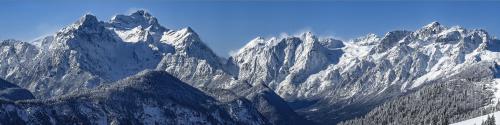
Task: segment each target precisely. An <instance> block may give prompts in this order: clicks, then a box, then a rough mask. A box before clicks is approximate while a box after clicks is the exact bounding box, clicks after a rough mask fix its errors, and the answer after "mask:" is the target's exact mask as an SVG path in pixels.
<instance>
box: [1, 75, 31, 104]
mask: <svg viewBox="0 0 500 125" xmlns="http://www.w3.org/2000/svg"><path fill="white" fill-rule="evenodd" d="M34 98H35V97H34V96H33V94H31V92H30V91H28V90H26V89H23V88H21V87H19V86H17V85H15V84H12V83H9V82H7V81H5V80H3V79H0V99H4V100H8V101H18V100H27V99H34Z"/></svg>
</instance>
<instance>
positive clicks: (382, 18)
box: [0, 0, 500, 56]
mask: <svg viewBox="0 0 500 125" xmlns="http://www.w3.org/2000/svg"><path fill="white" fill-rule="evenodd" d="M0 5H1V7H0V17H1V18H0V39H7V38H15V39H20V40H24V41H31V40H33V39H35V38H37V37H40V36H43V35H47V34H52V33H54V32H55V31H57V30H59V29H60V28H62V27H64V26H66V25H68V24H71V23H73V22H74V21H76V20H77V19H78V18H79V17H80V16H82V15H84V14H85V13H88V12H90V13H92V14H94V15H96V16H97V17H98V18H99V19H100V20H106V21H107V20H109V19H110V18H111V17H112V16H113V15H115V14H125V13H129V12H130V11H132V10H137V9H140V8H142V9H146V10H148V11H149V12H150V13H151V14H152V15H153V16H156V17H157V18H158V20H159V21H160V23H161V24H162V25H163V26H165V27H167V28H169V29H179V28H183V27H186V26H190V27H192V28H193V29H194V30H195V31H196V32H197V33H198V34H199V35H200V36H201V37H202V40H204V42H205V43H207V44H208V45H209V46H210V47H211V48H212V49H213V50H214V51H215V52H216V53H217V54H219V55H220V56H228V53H229V51H230V50H236V49H238V48H240V47H242V46H243V45H244V44H246V42H248V41H249V40H251V39H253V38H255V37H257V36H263V37H270V36H279V35H280V34H281V33H288V34H297V33H299V32H302V31H312V32H314V33H315V34H317V35H319V36H334V37H336V38H339V39H350V38H355V37H360V36H364V35H366V34H368V33H375V34H377V35H383V34H385V33H386V32H389V31H392V30H397V29H405V30H415V29H418V28H420V27H422V26H423V25H425V24H428V23H430V22H432V21H439V22H440V23H441V24H443V25H447V26H455V25H460V26H463V27H466V28H470V29H472V28H482V29H486V30H487V31H489V33H490V34H491V35H493V36H500V2H498V1H496V2H495V1H479V2H478V1H462V2H450V1H441V2H431V1H424V2H418V1H411V2H408V1H399V2H398V1H378V2H363V1H356V2H345V1H336V2H327V1H315V2H305V1H279V2H276V1H275V2H265V1H253V2H250V1H236V2H230V1H218V2H207V1H189V2H182V1H153V2H141V1H106V2H102V1H98V0H91V1H85V2H84V1H76V0H70V1H43V2H39V1H38V2H37V1H14V0H12V1H0Z"/></svg>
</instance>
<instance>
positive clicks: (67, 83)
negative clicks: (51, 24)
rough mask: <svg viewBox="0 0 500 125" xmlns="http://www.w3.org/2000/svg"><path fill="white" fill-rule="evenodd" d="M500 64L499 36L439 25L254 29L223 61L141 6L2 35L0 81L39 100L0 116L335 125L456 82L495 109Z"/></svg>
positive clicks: (15, 119)
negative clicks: (18, 36)
mask: <svg viewBox="0 0 500 125" xmlns="http://www.w3.org/2000/svg"><path fill="white" fill-rule="evenodd" d="M144 70H146V71H144ZM149 70H154V71H149ZM472 71H474V72H472ZM499 72H500V40H498V39H494V38H493V36H490V35H489V34H488V33H487V32H486V31H484V30H480V29H465V28H462V27H458V26H455V27H446V26H443V25H441V24H439V23H438V22H432V23H430V24H428V25H426V26H423V27H422V28H421V29H418V30H417V31H392V32H389V33H387V34H385V35H384V36H377V35H374V34H369V35H367V36H364V37H360V38H356V39H352V40H349V41H341V40H336V39H333V38H322V37H316V36H315V35H314V34H313V33H311V32H306V33H303V34H301V35H298V36H285V37H272V38H263V37H257V38H255V39H253V40H251V41H250V42H248V44H246V45H245V46H243V47H242V48H241V49H240V50H239V51H237V52H236V53H235V54H234V55H233V56H231V57H229V58H222V57H219V56H217V55H216V54H215V53H214V52H213V51H212V50H211V49H210V48H209V47H208V46H207V45H205V44H204V43H203V42H202V39H201V38H200V37H199V36H198V34H197V33H196V32H195V31H194V30H193V29H192V28H190V27H187V28H184V29H180V30H172V29H168V28H165V27H163V26H161V25H160V24H159V23H158V20H157V19H156V18H155V17H153V16H152V15H151V14H149V13H148V12H146V11H143V10H139V11H137V12H134V13H132V14H130V15H116V16H114V17H113V18H112V19H111V20H109V21H99V20H97V18H96V17H95V16H93V15H91V14H86V15H84V16H83V17H81V18H80V19H79V20H78V21H76V22H75V23H73V24H71V25H68V26H67V27H65V28H63V29H61V30H60V31H58V32H57V33H55V34H54V35H51V36H47V37H44V38H42V39H39V40H36V41H33V42H22V41H17V40H4V41H2V42H1V43H0V78H3V79H5V80H7V81H9V82H11V83H14V84H16V85H17V86H19V87H21V88H24V89H26V90H29V91H30V92H31V93H33V95H34V96H35V97H36V99H32V98H33V97H31V98H25V99H31V100H24V99H22V100H18V101H15V100H6V101H3V102H2V104H1V107H2V108H1V109H0V110H1V111H5V112H10V113H7V114H6V113H3V114H2V113H0V119H10V121H9V123H27V124H31V123H33V124H45V123H65V122H75V123H83V124H88V123H92V124H100V123H117V124H125V123H131V124H154V122H156V123H160V124H162V123H165V124H184V123H186V124H311V123H316V124H335V123H338V122H341V121H345V120H349V119H353V118H355V117H360V116H363V115H365V114H367V113H369V112H370V111H371V110H372V109H376V108H377V107H379V106H382V105H383V104H384V103H388V102H390V101H391V100H394V99H399V98H400V97H401V96H406V95H410V96H411V95H412V94H413V93H417V92H419V91H420V90H422V88H425V87H426V86H430V85H435V84H441V83H449V82H450V81H454V80H462V81H463V80H465V81H467V82H465V83H467V84H479V83H481V85H482V86H484V87H485V89H484V90H480V91H484V92H485V93H492V94H487V95H488V99H489V101H487V102H485V103H484V106H479V107H480V108H487V107H488V106H490V107H491V106H493V105H496V104H497V101H496V100H498V99H499V98H500V88H499V87H498V86H500V73H499ZM477 74H480V75H477ZM469 76H470V77H469ZM472 76H474V77H472ZM179 80H180V81H179ZM446 85H448V84H446ZM450 85H452V84H450ZM0 87H1V86H0ZM9 87H11V86H9ZM170 87H172V88H170ZM176 87H177V88H176ZM190 87H192V88H190ZM21 88H19V89H21ZM450 88H452V87H450ZM2 89H3V88H0V97H2V96H3V95H2V93H3V91H4V90H2ZM25 95H26V94H25ZM30 95H31V94H30ZM125 98H131V99H133V100H126V99H125ZM162 98H169V99H167V100H162ZM190 99H191V100H190ZM200 101H202V102H200ZM116 102H122V103H120V104H117V103H116ZM166 105H174V106H173V107H170V106H167V107H165V106H166ZM112 106H117V107H112ZM120 107H121V108H122V109H120ZM124 109H134V110H137V111H134V112H136V114H134V113H130V112H129V111H126V110H124ZM474 109H478V108H474ZM52 112H58V113H59V112H61V113H63V114H58V113H52ZM373 112H375V111H373ZM11 113H14V114H16V115H9V114H11ZM40 114H41V115H42V116H39V115H40ZM185 114H190V115H185ZM180 115H181V116H180ZM174 116H176V117H174ZM70 117H71V118H70ZM49 119H50V120H49ZM68 119H72V120H69V121H67V120H68ZM125 119H129V121H127V120H125ZM367 119H368V117H367ZM147 121H148V122H147ZM149 121H154V122H149ZM98 122H100V123H98ZM346 123H349V122H346ZM350 123H356V122H350Z"/></svg>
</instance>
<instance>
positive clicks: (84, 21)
mask: <svg viewBox="0 0 500 125" xmlns="http://www.w3.org/2000/svg"><path fill="white" fill-rule="evenodd" d="M98 23H99V21H98V20H97V17H96V16H94V15H92V14H90V13H87V14H85V15H83V16H82V17H80V19H79V20H78V21H77V22H76V23H75V24H77V25H78V26H80V27H86V26H93V25H96V24H98Z"/></svg>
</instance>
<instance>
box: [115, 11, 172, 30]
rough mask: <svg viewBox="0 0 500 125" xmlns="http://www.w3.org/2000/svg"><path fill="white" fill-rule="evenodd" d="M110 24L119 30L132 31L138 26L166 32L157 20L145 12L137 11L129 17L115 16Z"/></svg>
mask: <svg viewBox="0 0 500 125" xmlns="http://www.w3.org/2000/svg"><path fill="white" fill-rule="evenodd" d="M110 24H111V25H113V26H114V27H115V28H119V29H132V28H135V27H138V26H141V27H142V28H153V30H162V29H163V30H167V29H166V28H164V27H162V26H161V25H160V24H159V23H158V19H156V17H154V16H152V15H151V14H149V13H148V12H146V11H145V10H138V11H136V12H134V13H131V14H130V15H121V14H120V15H115V16H114V17H113V18H111V21H110Z"/></svg>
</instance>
